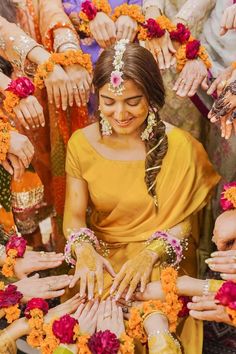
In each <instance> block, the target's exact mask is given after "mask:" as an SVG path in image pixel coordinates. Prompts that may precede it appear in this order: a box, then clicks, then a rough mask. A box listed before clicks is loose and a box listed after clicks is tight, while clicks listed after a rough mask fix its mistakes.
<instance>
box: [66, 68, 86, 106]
mask: <svg viewBox="0 0 236 354" xmlns="http://www.w3.org/2000/svg"><path fill="white" fill-rule="evenodd" d="M65 71H66V73H67V75H68V76H69V78H70V80H71V82H72V88H73V95H74V100H75V102H76V105H77V106H78V107H81V106H86V104H87V102H88V100H89V97H90V92H91V85H92V77H91V75H90V74H89V73H88V71H87V70H86V69H84V68H83V67H82V66H80V65H78V64H74V65H70V66H66V67H65ZM72 105H73V102H72V104H71V106H72Z"/></svg>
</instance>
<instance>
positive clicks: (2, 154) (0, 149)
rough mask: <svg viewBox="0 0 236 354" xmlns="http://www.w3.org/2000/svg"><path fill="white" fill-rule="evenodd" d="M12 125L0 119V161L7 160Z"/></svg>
mask: <svg viewBox="0 0 236 354" xmlns="http://www.w3.org/2000/svg"><path fill="white" fill-rule="evenodd" d="M10 130H12V128H11V125H10V123H8V122H5V121H4V119H1V118H0V161H5V160H6V155H7V152H8V150H9V146H10Z"/></svg>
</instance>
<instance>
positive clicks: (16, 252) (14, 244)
mask: <svg viewBox="0 0 236 354" xmlns="http://www.w3.org/2000/svg"><path fill="white" fill-rule="evenodd" d="M26 244H27V242H26V240H25V239H24V238H23V237H21V236H18V235H12V236H11V237H10V239H9V240H8V242H7V244H6V255H7V258H6V260H5V262H4V265H3V267H2V274H3V275H4V276H5V277H13V276H14V266H15V264H16V258H18V257H19V258H21V257H23V256H24V253H25V250H26Z"/></svg>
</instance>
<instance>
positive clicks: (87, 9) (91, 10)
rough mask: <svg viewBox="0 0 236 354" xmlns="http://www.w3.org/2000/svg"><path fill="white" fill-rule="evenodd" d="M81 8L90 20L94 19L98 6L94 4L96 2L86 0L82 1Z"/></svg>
mask: <svg viewBox="0 0 236 354" xmlns="http://www.w3.org/2000/svg"><path fill="white" fill-rule="evenodd" d="M81 10H82V11H83V12H84V13H85V15H86V16H87V17H88V19H89V21H92V20H93V19H94V18H95V16H96V15H97V9H96V6H94V4H93V3H92V2H91V1H89V0H86V1H84V2H83V3H82V5H81Z"/></svg>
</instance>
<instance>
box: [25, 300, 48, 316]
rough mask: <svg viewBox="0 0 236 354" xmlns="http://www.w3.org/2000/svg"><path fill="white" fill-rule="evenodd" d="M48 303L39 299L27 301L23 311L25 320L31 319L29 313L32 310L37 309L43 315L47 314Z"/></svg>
mask: <svg viewBox="0 0 236 354" xmlns="http://www.w3.org/2000/svg"><path fill="white" fill-rule="evenodd" d="M48 308H49V307H48V303H47V301H45V300H43V299H41V298H37V297H35V298H32V299H31V300H29V301H28V303H27V306H26V309H25V317H26V318H31V315H30V311H31V310H34V309H39V310H42V311H43V313H44V315H46V314H47V313H48Z"/></svg>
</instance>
